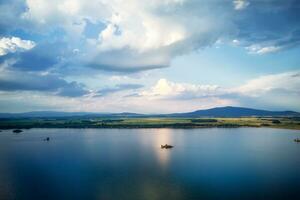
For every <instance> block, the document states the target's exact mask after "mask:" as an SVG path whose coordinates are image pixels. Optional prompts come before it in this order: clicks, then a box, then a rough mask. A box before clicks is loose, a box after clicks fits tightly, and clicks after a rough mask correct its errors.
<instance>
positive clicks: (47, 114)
mask: <svg viewBox="0 0 300 200" xmlns="http://www.w3.org/2000/svg"><path fill="white" fill-rule="evenodd" d="M134 116H141V115H140V114H136V113H93V112H56V111H34V112H24V113H0V118H2V119H3V118H66V117H67V118H78V117H80V118H90V117H134Z"/></svg>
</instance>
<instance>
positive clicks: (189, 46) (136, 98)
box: [0, 0, 300, 113]
mask: <svg viewBox="0 0 300 200" xmlns="http://www.w3.org/2000/svg"><path fill="white" fill-rule="evenodd" d="M299 19H300V3H299V2H298V1H297V0H286V1H282V0H259V1H257V0H253V1H251V0H152V1H148V0H147V1H146V0H127V1H124V0H109V1H108V0H92V1H84V0H51V1H50V0H9V1H8V0H0V110H1V112H24V111H34V110H59V111H94V112H139V113H168V112H185V111H192V110H197V109H204V108H211V107H217V106H245V107H252V108H261V109H270V110H295V111H300V103H299V100H298V99H300V87H299V86H300V59H299V55H300V22H299Z"/></svg>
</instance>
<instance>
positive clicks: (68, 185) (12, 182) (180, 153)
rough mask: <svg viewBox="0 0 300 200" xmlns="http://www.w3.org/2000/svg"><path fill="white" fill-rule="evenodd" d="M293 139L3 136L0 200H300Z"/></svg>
mask: <svg viewBox="0 0 300 200" xmlns="http://www.w3.org/2000/svg"><path fill="white" fill-rule="evenodd" d="M45 137H50V141H49V142H46V141H43V139H44V138H45ZM297 137H298V138H300V131H292V130H283V129H270V128H235V129H222V128H211V129H29V130H25V131H24V132H23V133H20V134H15V133H12V131H11V130H5V131H2V132H0V199H1V200H2V199H18V200H23V199H26V200H27V199H30V200H34V199H39V200H46V199H58V200H59V199H91V200H93V199H116V200H119V199H130V200H134V199H149V200H155V199H251V200H253V199H300V192H299V188H300V144H297V143H295V142H294V141H293V140H294V139H295V138H297ZM165 143H168V144H171V145H174V146H175V147H174V148H173V149H167V150H166V149H160V145H161V144H165Z"/></svg>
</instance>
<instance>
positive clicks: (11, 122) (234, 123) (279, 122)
mask: <svg viewBox="0 0 300 200" xmlns="http://www.w3.org/2000/svg"><path fill="white" fill-rule="evenodd" d="M210 127H225V128H227V127H228V128H235V127H272V128H285V129H297V130H300V119H299V118H287V117H286V118H271V117H266V118H257V117H248V118H120V119H106V118H92V119H81V118H71V119H70V118H56V119H54V118H51V119H36V118H30V119H1V120H0V129H14V128H210Z"/></svg>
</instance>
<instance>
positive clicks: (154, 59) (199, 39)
mask: <svg viewBox="0 0 300 200" xmlns="http://www.w3.org/2000/svg"><path fill="white" fill-rule="evenodd" d="M26 2H27V6H28V10H27V11H26V13H24V14H23V18H24V19H26V20H29V21H32V22H34V23H35V24H37V26H42V27H43V30H47V29H48V28H51V27H60V28H63V29H64V30H65V32H66V33H67V34H68V37H66V38H67V39H68V40H72V43H71V42H70V43H71V44H72V45H75V47H74V48H80V52H79V53H78V54H79V55H78V56H77V59H80V61H81V63H84V65H85V66H92V67H94V68H100V69H113V70H120V71H122V69H125V70H126V69H129V70H134V69H152V68H158V67H165V66H168V65H169V63H170V60H171V59H172V58H173V57H174V56H177V55H180V54H184V53H187V52H190V51H193V50H195V49H198V48H201V47H206V46H208V45H211V44H213V43H214V42H215V41H216V40H217V39H218V37H219V35H220V34H223V33H225V32H226V31H228V30H230V27H231V24H230V22H229V23H228V21H229V20H226V19H227V16H228V14H226V12H224V10H223V9H221V8H214V4H201V6H200V5H198V4H197V3H193V2H188V1H185V0H154V1H148V0H129V1H123V0H101V1H84V0H72V1H71V0H53V1H48V0H27V1H26ZM194 4H195V5H194ZM193 7H197V9H195V8H193ZM100 11H101V12H100ZM221 13H222V17H221V18H220V17H219V16H220V14H221ZM87 19H88V20H89V21H91V22H101V23H103V24H105V25H104V29H103V30H101V31H100V32H99V34H98V38H94V39H87V38H85V36H84V34H83V33H84V30H85V27H86V24H87V23H86V20H87ZM195 24H197V25H196V26H195ZM83 40H84V41H83ZM78 41H80V43H78ZM76 44H78V47H76ZM116 57H118V59H115V58H116ZM133 61H134V62H133ZM76 62H77V63H79V61H76Z"/></svg>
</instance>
